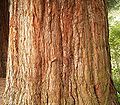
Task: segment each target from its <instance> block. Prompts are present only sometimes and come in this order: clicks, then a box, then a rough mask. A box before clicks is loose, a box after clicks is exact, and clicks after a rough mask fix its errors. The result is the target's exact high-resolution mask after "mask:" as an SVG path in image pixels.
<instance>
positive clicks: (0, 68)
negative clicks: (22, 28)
mask: <svg viewBox="0 0 120 105" xmlns="http://www.w3.org/2000/svg"><path fill="white" fill-rule="evenodd" d="M8 21H9V13H8V1H7V0H1V2H0V77H5V75H6V62H7V50H8V31H9V26H8V24H9V23H8Z"/></svg>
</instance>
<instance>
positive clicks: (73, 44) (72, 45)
mask: <svg viewBox="0 0 120 105" xmlns="http://www.w3.org/2000/svg"><path fill="white" fill-rule="evenodd" d="M105 8H106V6H105V3H104V2H103V0H96V1H95V0H69V1H68V0H54V1H53V0H11V6H10V34H9V50H8V51H9V53H8V68H7V81H6V90H5V105H118V103H117V100H116V96H115V92H113V93H111V90H110V89H112V88H111V86H112V85H111V84H112V83H111V81H110V78H111V74H110V59H109V51H108V47H109V46H108V28H107V15H106V10H105ZM112 87H113V86H112ZM112 90H113V89H112ZM111 94H112V95H111ZM113 102H115V103H113Z"/></svg>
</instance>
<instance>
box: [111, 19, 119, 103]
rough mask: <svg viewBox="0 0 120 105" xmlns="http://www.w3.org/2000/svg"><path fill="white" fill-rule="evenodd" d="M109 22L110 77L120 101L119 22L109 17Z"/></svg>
mask: <svg viewBox="0 0 120 105" xmlns="http://www.w3.org/2000/svg"><path fill="white" fill-rule="evenodd" d="M109 22H110V27H109V29H110V38H109V41H110V51H111V63H112V75H113V81H114V84H115V87H116V89H117V91H118V93H117V95H118V99H119V101H120V21H119V20H115V18H114V17H112V18H111V17H110V18H109Z"/></svg>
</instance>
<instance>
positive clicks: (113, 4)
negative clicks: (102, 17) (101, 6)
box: [107, 0, 120, 11]
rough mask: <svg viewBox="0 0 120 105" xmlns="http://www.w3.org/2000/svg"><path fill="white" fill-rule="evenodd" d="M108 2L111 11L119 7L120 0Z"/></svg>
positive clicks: (108, 0) (109, 0)
mask: <svg viewBox="0 0 120 105" xmlns="http://www.w3.org/2000/svg"><path fill="white" fill-rule="evenodd" d="M107 4H108V9H109V11H110V10H113V9H119V7H120V0H107Z"/></svg>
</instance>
